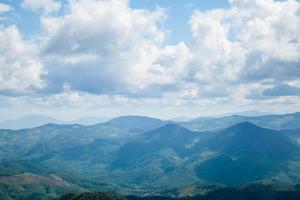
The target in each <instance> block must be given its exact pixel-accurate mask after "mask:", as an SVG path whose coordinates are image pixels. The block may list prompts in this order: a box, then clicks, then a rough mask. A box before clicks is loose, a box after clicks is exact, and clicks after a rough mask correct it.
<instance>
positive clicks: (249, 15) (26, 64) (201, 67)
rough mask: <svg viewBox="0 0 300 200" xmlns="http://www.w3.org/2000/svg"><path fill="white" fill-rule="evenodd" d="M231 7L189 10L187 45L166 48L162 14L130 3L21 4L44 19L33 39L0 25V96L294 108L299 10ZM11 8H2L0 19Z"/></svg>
mask: <svg viewBox="0 0 300 200" xmlns="http://www.w3.org/2000/svg"><path fill="white" fill-rule="evenodd" d="M230 4H231V7H230V8H228V9H214V10H207V11H200V10H195V11H194V12H193V13H192V14H191V17H190V21H189V22H187V23H189V25H190V31H191V38H190V40H189V41H182V42H180V43H178V44H172V45H166V43H165V41H166V38H167V37H168V32H169V31H170V30H168V27H165V20H166V19H167V17H168V16H167V14H166V12H165V10H164V9H163V8H159V7H157V8H156V9H154V10H151V11H150V10H146V9H133V8H131V7H130V2H129V1H127V0H70V1H68V3H67V4H66V5H61V3H60V2H59V1H55V0H43V1H35V0H24V1H23V3H22V5H23V7H24V8H26V9H31V10H33V11H38V12H41V14H40V21H41V30H42V34H41V35H39V36H36V37H35V38H34V39H30V40H29V39H23V37H22V34H21V33H20V31H19V30H18V28H17V27H16V26H15V25H10V26H6V27H1V28H0V55H1V56H0V92H1V95H3V96H12V95H13V96H16V95H17V96H18V95H23V96H24V95H25V96H26V95H27V96H28V97H32V98H36V96H46V97H51V98H55V97H57V96H63V95H73V97H74V94H76V95H79V97H80V98H81V97H82V98H84V96H85V97H86V96H89V98H95V99H98V98H100V97H101V98H105V99H106V100H107V99H108V100H107V101H111V102H113V103H115V102H116V101H117V102H124V101H126V102H130V103H133V101H134V100H135V99H138V100H139V101H143V102H145V104H149V100H151V102H152V103H153V102H156V103H157V106H159V105H168V104H169V105H173V106H180V105H193V104H195V105H202V106H203V105H215V104H218V103H219V104H220V103H231V104H239V105H246V104H253V103H255V102H256V101H257V102H258V101H264V102H269V101H273V102H276V101H277V102H283V101H286V100H287V99H286V98H287V97H290V101H292V102H298V101H299V96H300V92H299V87H300V86H299V84H298V83H299V81H300V44H299V41H300V26H299V24H300V3H299V2H297V1H295V0H288V1H274V0H264V1H262V0H255V1H249V0H230ZM10 10H12V8H11V7H5V5H4V4H3V5H2V4H0V12H7V11H10ZM59 10H61V12H60V13H59V14H58V13H57V12H58V11H59ZM292 97H293V98H292ZM71 99H72V98H71ZM116 99H117V100H116ZM120 99H122V100H120ZM124 99H125V100H124ZM170 99H171V101H170V102H169V101H168V100H170ZM70 101H72V100H70ZM130 103H128V104H130ZM133 104H134V103H133ZM150 104H151V103H150Z"/></svg>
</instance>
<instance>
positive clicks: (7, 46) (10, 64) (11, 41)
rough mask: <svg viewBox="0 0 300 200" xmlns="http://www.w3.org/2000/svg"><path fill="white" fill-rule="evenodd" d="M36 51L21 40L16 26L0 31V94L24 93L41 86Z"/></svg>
mask: <svg viewBox="0 0 300 200" xmlns="http://www.w3.org/2000/svg"><path fill="white" fill-rule="evenodd" d="M42 73H43V72H42V64H41V62H40V60H39V57H38V56H37V49H36V47H35V46H34V44H32V43H31V42H29V41H25V40H23V39H22V36H21V34H20V32H19V30H18V28H17V27H16V26H10V27H7V28H3V29H0V92H1V93H6V94H20V93H26V92H28V90H33V89H39V88H41V87H42V86H43V81H42V80H41V78H40V75H41V74H42Z"/></svg>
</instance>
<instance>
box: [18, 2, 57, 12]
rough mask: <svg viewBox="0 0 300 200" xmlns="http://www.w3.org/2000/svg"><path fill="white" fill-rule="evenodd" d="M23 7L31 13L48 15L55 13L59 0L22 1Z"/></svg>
mask: <svg viewBox="0 0 300 200" xmlns="http://www.w3.org/2000/svg"><path fill="white" fill-rule="evenodd" d="M23 7H24V8H27V9H31V10H33V11H43V12H45V13H46V14H48V13H52V12H57V11H58V10H59V9H60V7H61V4H60V2H59V0H23Z"/></svg>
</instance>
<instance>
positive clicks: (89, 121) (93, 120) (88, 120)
mask: <svg viewBox="0 0 300 200" xmlns="http://www.w3.org/2000/svg"><path fill="white" fill-rule="evenodd" d="M108 120H110V118H106V117H93V116H89V117H80V118H78V119H76V120H73V121H68V122H64V123H65V124H80V125H84V126H91V125H95V124H99V123H103V122H106V121H108Z"/></svg>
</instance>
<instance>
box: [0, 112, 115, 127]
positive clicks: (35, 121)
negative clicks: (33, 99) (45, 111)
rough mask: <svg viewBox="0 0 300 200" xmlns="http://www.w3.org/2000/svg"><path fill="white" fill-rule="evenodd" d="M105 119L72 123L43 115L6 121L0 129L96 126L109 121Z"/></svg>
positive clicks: (98, 118) (82, 119) (80, 120)
mask: <svg viewBox="0 0 300 200" xmlns="http://www.w3.org/2000/svg"><path fill="white" fill-rule="evenodd" d="M108 120H109V118H105V117H92V116H90V117H81V118H78V119H76V120H72V121H63V120H59V119H55V118H52V117H47V116H43V115H28V116H24V117H21V118H17V119H11V120H5V121H2V122H0V129H11V130H19V129H30V128H35V127H39V126H43V125H46V124H80V125H84V126H90V125H95V124H99V123H103V122H106V121H108Z"/></svg>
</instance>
